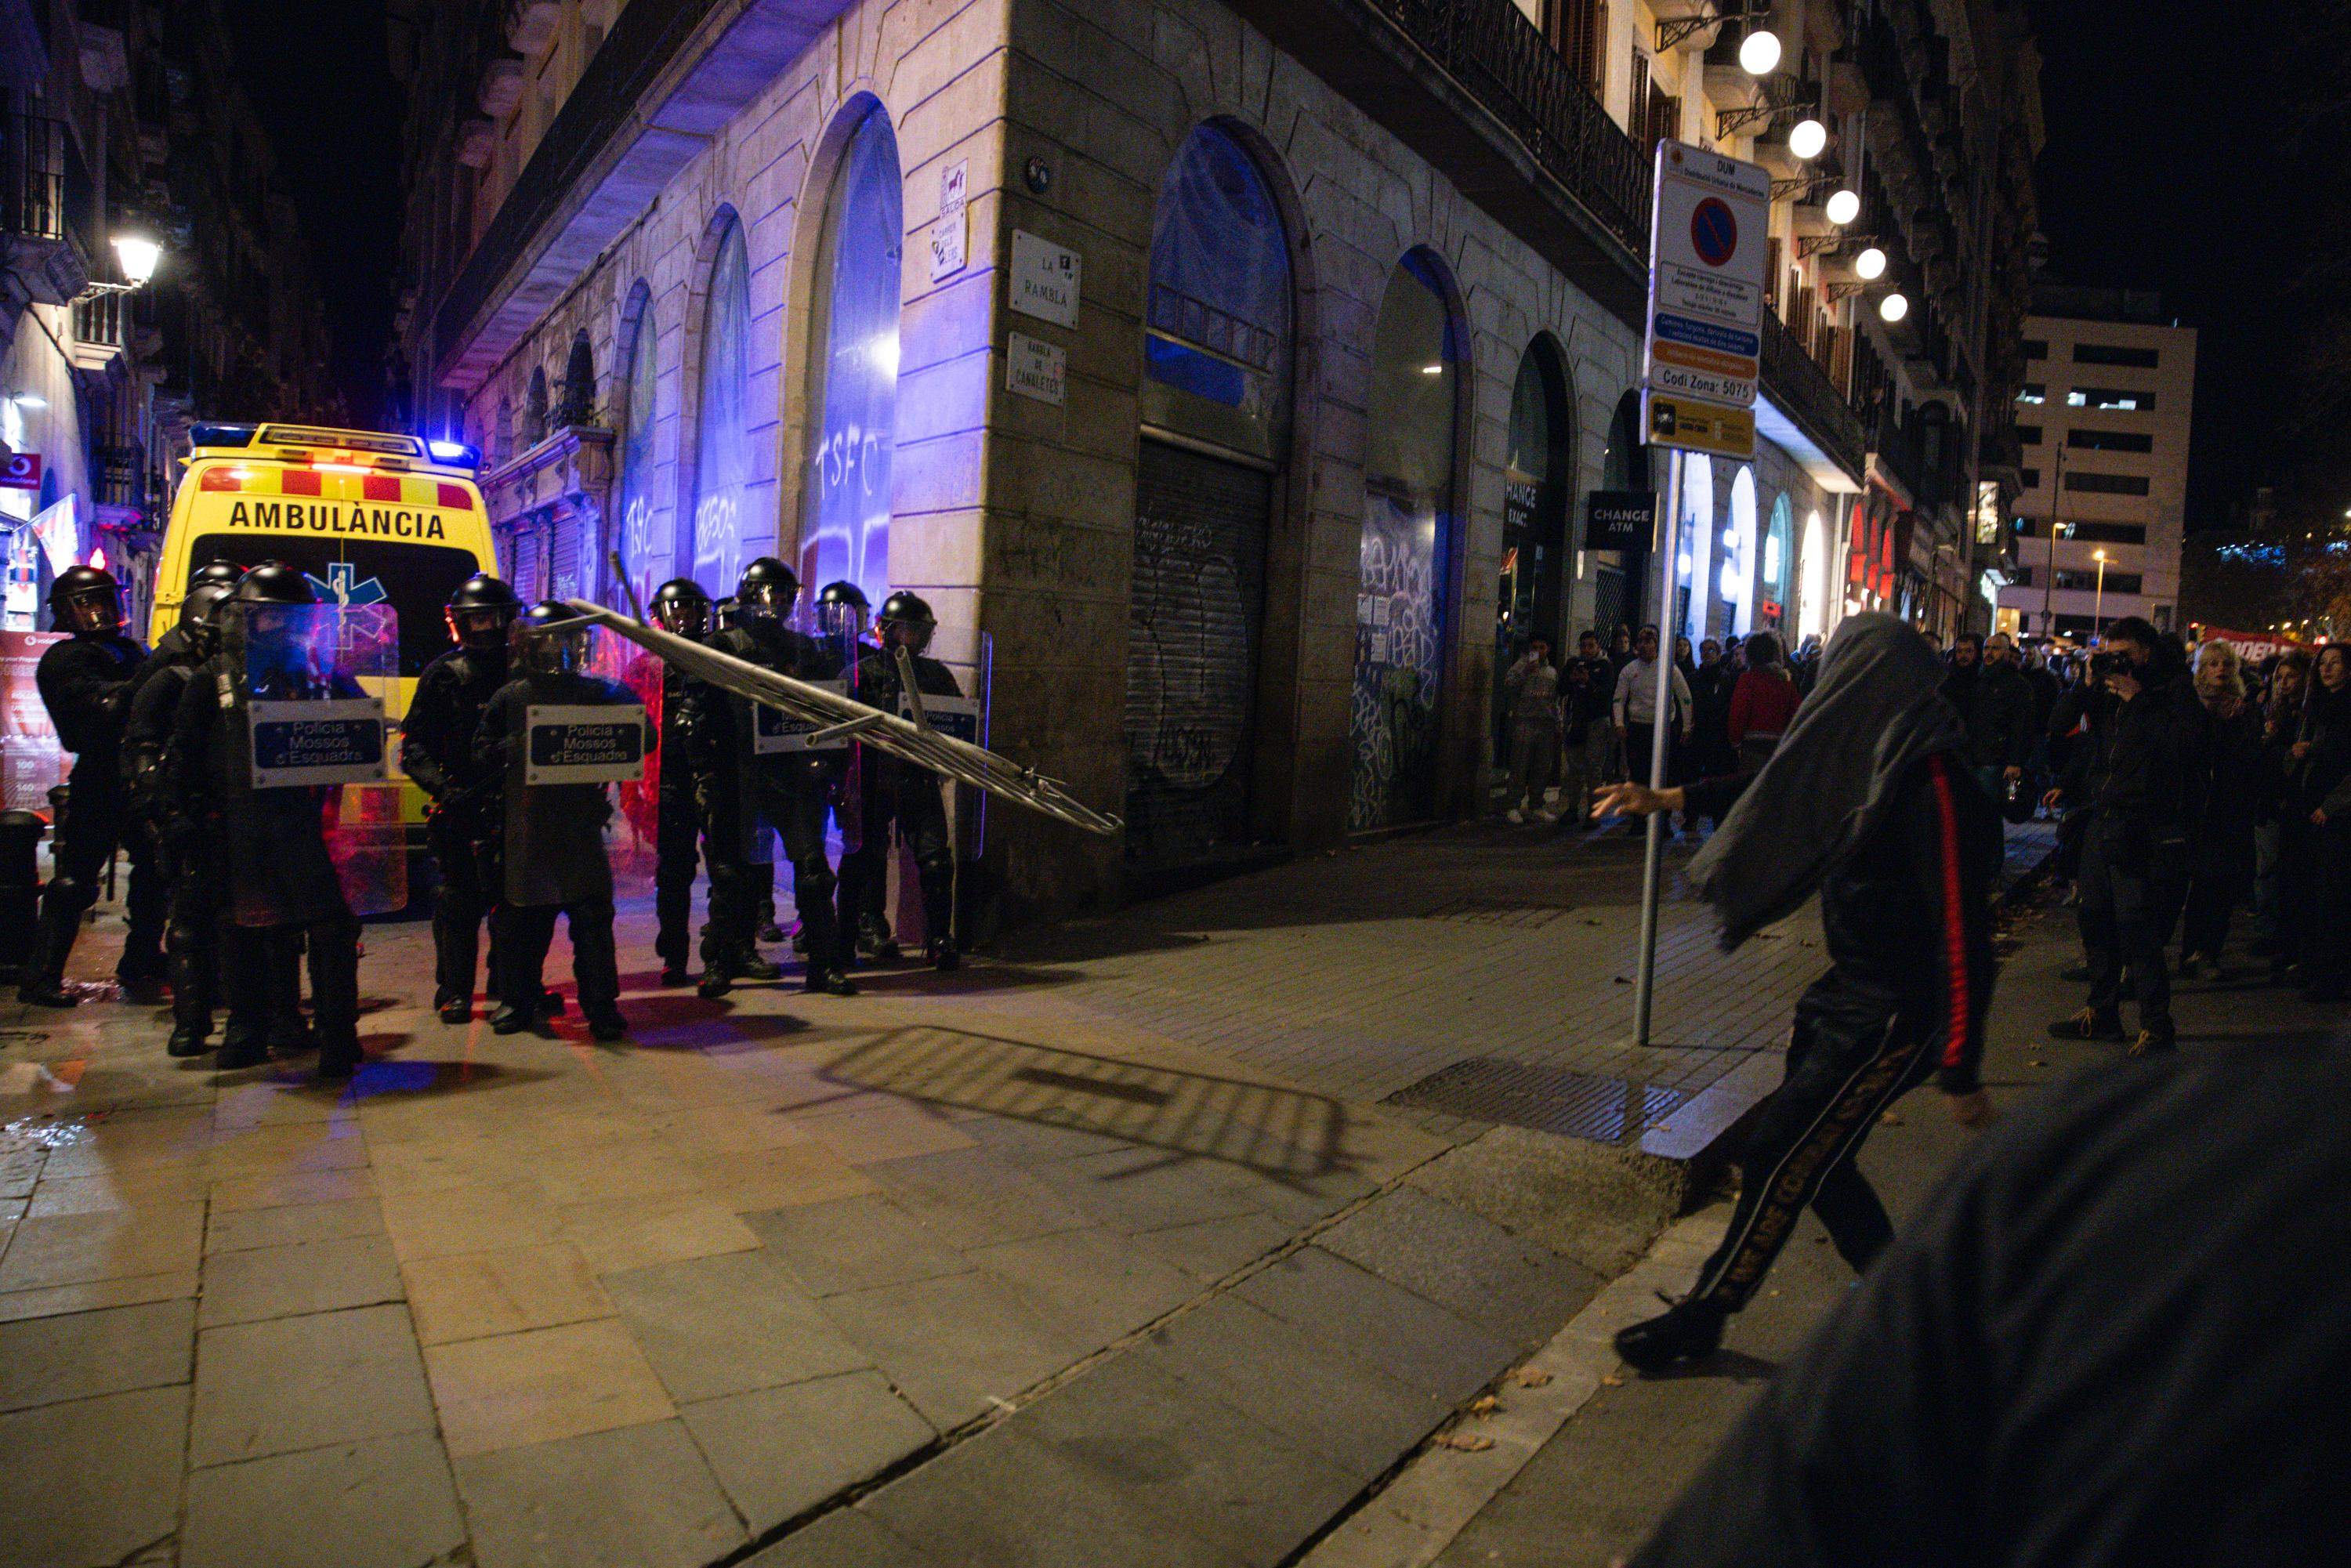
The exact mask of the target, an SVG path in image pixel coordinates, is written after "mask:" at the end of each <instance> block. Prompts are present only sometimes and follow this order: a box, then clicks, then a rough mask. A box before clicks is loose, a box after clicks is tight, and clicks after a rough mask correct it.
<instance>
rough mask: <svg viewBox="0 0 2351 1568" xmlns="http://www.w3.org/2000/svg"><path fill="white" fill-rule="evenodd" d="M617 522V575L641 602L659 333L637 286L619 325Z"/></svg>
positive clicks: (647, 592) (644, 291) (648, 543)
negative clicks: (619, 408)
mask: <svg viewBox="0 0 2351 1568" xmlns="http://www.w3.org/2000/svg"><path fill="white" fill-rule="evenodd" d="M621 331H622V339H621V340H622V343H624V344H625V345H626V347H625V348H623V349H622V361H621V381H620V398H621V430H620V437H621V441H620V451H621V493H620V497H619V507H620V520H619V525H618V527H617V528H615V530H614V532H613V536H612V537H613V544H614V548H615V549H618V550H619V551H620V555H621V570H622V573H623V574H624V575H625V576H626V577H627V579H628V580H629V581H630V582H631V583H632V584H633V585H634V586H635V588H636V591H637V597H638V599H639V600H640V601H642V600H643V599H645V598H648V597H650V596H651V594H652V592H653V584H654V582H655V580H656V579H655V578H654V576H653V573H654V572H655V571H656V570H658V562H657V561H656V559H655V558H654V555H653V425H654V421H655V418H656V413H657V411H656V408H655V402H656V400H657V398H658V397H659V395H660V394H659V391H658V389H659V384H660V383H659V382H658V380H657V378H656V374H655V371H656V369H657V365H658V361H659V358H660V347H661V334H660V333H659V332H658V331H657V330H656V329H655V327H654V323H653V295H652V291H651V290H650V289H648V288H647V287H645V286H644V284H643V283H642V282H641V283H639V284H638V285H637V286H636V287H634V288H632V289H631V290H630V291H629V308H628V314H627V315H626V316H625V317H624V318H623V319H622V324H621Z"/></svg>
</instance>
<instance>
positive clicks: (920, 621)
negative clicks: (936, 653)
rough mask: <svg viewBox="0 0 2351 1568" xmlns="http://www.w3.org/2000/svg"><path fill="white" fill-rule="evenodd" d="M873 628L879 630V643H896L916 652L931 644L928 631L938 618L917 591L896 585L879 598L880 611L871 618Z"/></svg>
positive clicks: (935, 628)
mask: <svg viewBox="0 0 2351 1568" xmlns="http://www.w3.org/2000/svg"><path fill="white" fill-rule="evenodd" d="M873 629H874V630H875V631H876V632H880V633H881V634H882V644H883V647H885V648H886V647H899V648H904V649H905V650H906V651H907V652H908V653H921V652H922V651H923V650H924V649H925V648H927V647H929V646H930V645H931V635H932V633H934V632H936V631H937V630H938V629H939V618H938V617H937V616H935V615H934V614H932V613H931V607H930V606H929V605H928V604H926V603H925V602H924V601H923V596H922V595H921V594H919V593H909V592H907V591H905V590H904V589H903V588H902V589H900V590H899V591H897V592H895V593H893V594H892V595H891V596H890V597H889V598H887V599H885V600H883V601H882V612H881V613H880V614H879V615H876V616H875V617H874V618H873Z"/></svg>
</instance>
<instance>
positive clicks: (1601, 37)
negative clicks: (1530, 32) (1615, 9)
mask: <svg viewBox="0 0 2351 1568" xmlns="http://www.w3.org/2000/svg"><path fill="white" fill-rule="evenodd" d="M1543 35H1544V37H1548V38H1549V39H1550V40H1551V47H1552V48H1554V49H1557V50H1558V51H1559V57H1560V58H1562V59H1563V60H1565V61H1566V62H1567V65H1568V68H1569V69H1570V70H1573V72H1574V73H1575V75H1576V78H1577V79H1578V80H1580V81H1582V82H1583V84H1584V85H1585V86H1587V87H1589V88H1591V89H1592V90H1593V92H1595V93H1597V92H1598V91H1599V90H1600V88H1601V83H1602V82H1603V81H1604V79H1605V75H1604V72H1605V70H1606V67H1607V64H1608V0H1544V4H1543Z"/></svg>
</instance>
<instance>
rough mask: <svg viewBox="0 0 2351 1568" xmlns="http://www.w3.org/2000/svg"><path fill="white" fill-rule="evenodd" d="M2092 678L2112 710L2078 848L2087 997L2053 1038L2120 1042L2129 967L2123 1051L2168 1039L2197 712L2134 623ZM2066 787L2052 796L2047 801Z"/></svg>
mask: <svg viewBox="0 0 2351 1568" xmlns="http://www.w3.org/2000/svg"><path fill="white" fill-rule="evenodd" d="M2091 673H2092V675H2093V677H2094V678H2095V679H2096V680H2097V681H2098V682H2099V683H2100V684H2101V685H2103V686H2104V688H2105V693H2106V695H2107V697H2108V699H2109V700H2110V701H2111V702H2112V704H2113V706H2112V707H2111V709H2110V710H2109V711H2110V712H2111V715H2112V716H2111V718H2110V719H2109V720H2108V722H2107V733H2106V738H2105V746H2104V747H2103V748H2102V749H2103V753H2104V755H2103V757H2102V758H2097V759H2096V760H2095V761H2094V763H2093V765H2092V766H2091V767H2090V768H2086V769H2085V770H2084V774H2083V775H2082V787H2081V794H2082V795H2083V797H2084V799H2085V801H2086V804H2087V805H2088V806H2089V821H2088V824H2087V831H2086V832H2085V835H2084V837H2083V841H2082V866H2081V904H2080V910H2079V914H2080V921H2081V927H2082V946H2083V948H2084V950H2085V952H2086V953H2087V955H2088V956H2089V961H2090V976H2089V983H2090V994H2089V998H2088V999H2087V1001H2086V1003H2085V1005H2084V1007H2083V1008H2082V1009H2081V1010H2080V1011H2078V1012H2075V1013H2072V1014H2069V1015H2068V1016H2066V1017H2064V1018H2062V1019H2058V1020H2057V1021H2056V1022H2055V1023H2053V1024H2052V1025H2050V1029H2049V1032H2050V1033H2051V1034H2053V1035H2054V1036H2056V1037H2057V1038H2059V1039H2061V1040H2121V1039H2123V1038H2125V1037H2124V1034H2123V1024H2122V1007H2121V1003H2122V992H2123V979H2124V972H2125V969H2126V967H2127V969H2128V972H2129V978H2130V983H2131V988H2132V990H2133V992H2134V993H2135V995H2136V998H2137V1003H2138V1021H2139V1028H2138V1033H2137V1037H2136V1038H2134V1039H2133V1040H2132V1042H2131V1048H2130V1053H2131V1054H2132V1055H2133V1056H2145V1055H2148V1054H2150V1053H2152V1052H2155V1051H2168V1050H2170V1049H2171V1048H2172V1045H2173V1043H2174V1036H2175V1031H2174V1029H2173V1027H2172V1022H2171V974H2170V970H2169V967H2168V965H2167V964H2166V962H2165V960H2164V956H2163V945H2164V941H2165V939H2166V937H2167V936H2168V934H2169V931H2170V927H2171V923H2172V920H2173V919H2174V918H2175V917H2176V916H2177V915H2178V913H2179V904H2178V898H2179V893H2180V891H2181V890H2184V887H2185V884H2186V868H2187V858H2188V829H2189V824H2190V823H2191V822H2192V821H2195V820H2196V816H2197V814H2198V812H2199V810H2200V808H2201V802H2202V791H2201V789H2200V788H2199V787H2198V776H2199V769H2200V768H2202V766H2203V741H2204V733H2205V721H2204V710H2203V707H2202V706H2201V705H2200V704H2199V703H2198V702H2197V700H2196V694H2195V692H2194V689H2193V688H2192V686H2191V685H2190V684H2189V680H2188V675H2187V669H2186V659H2185V657H2184V655H2183V654H2182V653H2181V651H2180V649H2179V644H2178V643H2177V642H2175V641H2170V640H2168V639H2166V638H2165V637H2164V636H2163V635H2162V633H2160V632H2158V631H2157V630H2156V629H2155V628H2154V626H2152V625H2150V624H2149V623H2148V622H2146V621H2144V620H2142V619H2140V618H2139V617H2137V616H2136V615H2129V616H2125V617H2124V618H2123V619H2122V620H2120V621H2117V622H2115V623H2114V624H2113V625H2112V626H2110V627H2108V628H2107V629H2106V635H2105V641H2104V642H2103V643H2101V644H2100V648H2099V653H2098V654H2097V656H2096V657H2095V658H2094V659H2093V660H2092V662H2091ZM2073 792H2074V791H2072V790H2070V789H2067V788H2065V787H2063V786H2061V787H2060V788H2059V789H2053V790H2051V791H2050V800H2049V802H2048V803H2049V804H2051V805H2056V804H2057V803H2058V802H2059V800H2061V799H2063V798H2064V797H2066V796H2068V795H2069V794H2072V793H2073Z"/></svg>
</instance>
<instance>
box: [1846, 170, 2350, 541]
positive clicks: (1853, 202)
mask: <svg viewBox="0 0 2351 1568" xmlns="http://www.w3.org/2000/svg"><path fill="white" fill-rule="evenodd" d="M1828 216H1829V222H1830V223H1831V224H1833V225H1835V226H1836V227H1838V228H1843V227H1844V225H1847V224H1849V223H1851V222H1853V220H1854V219H1855V218H1857V217H1859V216H1861V198H1860V197H1859V196H1858V195H1856V194H1855V193H1853V192H1851V191H1838V192H1835V193H1832V194H1831V195H1830V197H1829V200H1828ZM2344 516H2346V517H2351V512H2346V513H2345V514H2344Z"/></svg>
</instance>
